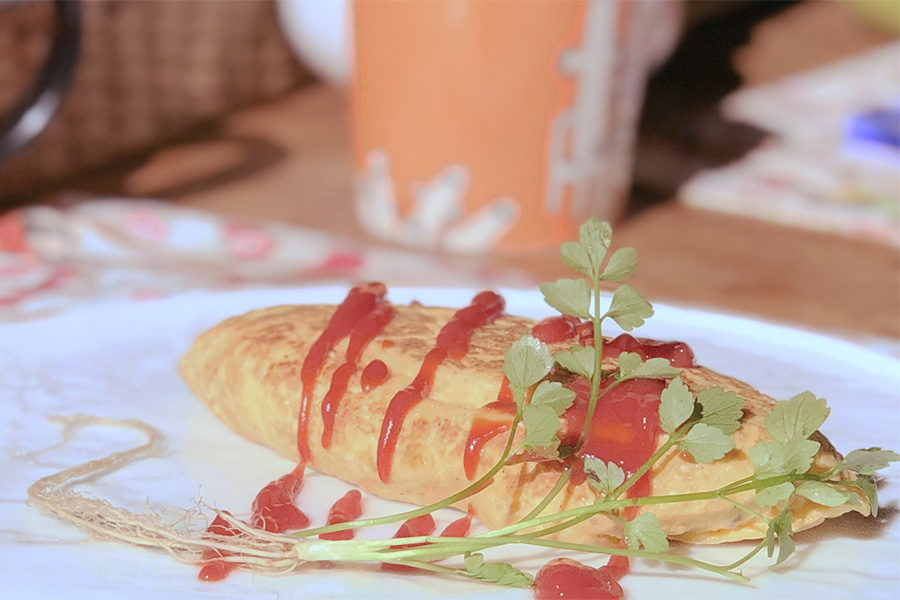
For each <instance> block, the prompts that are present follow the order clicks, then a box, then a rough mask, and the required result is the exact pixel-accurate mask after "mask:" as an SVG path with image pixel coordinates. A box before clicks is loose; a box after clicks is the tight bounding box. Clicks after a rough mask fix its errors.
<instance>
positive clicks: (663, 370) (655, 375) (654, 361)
mask: <svg viewBox="0 0 900 600" xmlns="http://www.w3.org/2000/svg"><path fill="white" fill-rule="evenodd" d="M621 360H622V355H621V354H620V355H619V361H620V363H619V364H620V365H621ZM680 372H681V371H679V370H678V369H676V368H675V367H673V366H672V363H670V362H669V361H668V360H666V359H665V358H648V359H647V360H645V361H644V362H642V363H641V364H640V365H638V367H637V368H636V369H634V371H632V372H631V377H646V378H648V379H668V378H670V377H675V376H677V375H678V374H679V373H680Z"/></svg>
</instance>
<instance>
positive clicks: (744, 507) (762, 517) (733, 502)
mask: <svg viewBox="0 0 900 600" xmlns="http://www.w3.org/2000/svg"><path fill="white" fill-rule="evenodd" d="M721 498H722V500H724V501H725V502H727V503H728V504H731V505H732V506H734V507H736V508H739V509H741V510H742V511H744V512H746V513H749V514H751V515H753V516H754V517H756V518H757V519H759V520H761V521H764V522H765V523H769V522H770V521H771V519H769V518H768V517H766V516H765V515H763V514H762V513H759V512H757V511H755V510H753V509H752V508H750V507H749V506H747V505H745V504H741V503H740V502H738V501H737V500H735V499H734V498H729V497H728V496H722V497H721Z"/></svg>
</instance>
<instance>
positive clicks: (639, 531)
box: [625, 512, 669, 552]
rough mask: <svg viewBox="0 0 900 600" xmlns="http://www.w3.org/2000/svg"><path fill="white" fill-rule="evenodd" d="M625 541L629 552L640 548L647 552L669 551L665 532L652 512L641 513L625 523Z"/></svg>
mask: <svg viewBox="0 0 900 600" xmlns="http://www.w3.org/2000/svg"><path fill="white" fill-rule="evenodd" d="M625 541H626V542H628V548H629V549H630V550H638V549H639V548H640V546H643V547H644V550H646V551H647V552H665V551H666V550H668V549H669V540H668V538H666V532H665V531H663V528H662V525H661V524H660V522H659V519H658V518H657V516H656V515H655V514H653V513H652V512H646V513H641V514H639V515H638V516H636V517H635V518H633V519H632V520H630V521H628V522H627V523H625Z"/></svg>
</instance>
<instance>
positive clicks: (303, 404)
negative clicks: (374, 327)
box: [297, 283, 387, 462]
mask: <svg viewBox="0 0 900 600" xmlns="http://www.w3.org/2000/svg"><path fill="white" fill-rule="evenodd" d="M386 293H387V288H385V287H384V284H381V283H367V284H365V285H359V286H356V287H354V288H353V289H351V290H350V292H349V293H348V294H347V297H346V298H345V299H344V301H343V302H341V304H340V305H339V306H338V307H337V309H336V310H335V311H334V314H333V315H331V319H330V320H329V321H328V325H327V326H326V327H325V330H324V331H323V332H322V333H321V334H320V335H319V337H318V338H316V341H315V342H313V343H312V346H310V348H309V352H308V353H307V354H306V358H305V359H304V361H303V366H302V368H301V370H300V382H301V384H302V386H303V395H302V396H301V400H300V414H299V416H298V418H297V450H298V452H299V453H300V460H301V461H303V462H305V461H307V460H308V459H309V440H308V439H307V437H308V434H307V430H308V422H309V405H310V401H311V399H312V393H313V387H315V383H316V379H317V378H318V377H319V373H321V371H322V366H323V365H324V364H325V359H326V358H327V357H328V353H329V352H331V350H332V349H333V348H334V346H335V345H336V344H337V343H338V342H339V341H340V340H341V339H343V338H345V337H347V336H348V335H350V332H351V331H352V330H353V328H354V326H355V325H356V324H357V323H358V322H359V321H360V320H361V319H362V318H363V317H365V316H366V315H367V314H369V312H371V311H372V310H373V309H374V308H375V307H376V306H377V305H378V303H379V302H381V300H382V299H383V298H384V295H385V294H386Z"/></svg>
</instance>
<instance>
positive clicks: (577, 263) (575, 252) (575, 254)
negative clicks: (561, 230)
mask: <svg viewBox="0 0 900 600" xmlns="http://www.w3.org/2000/svg"><path fill="white" fill-rule="evenodd" d="M560 254H561V255H562V261H563V262H564V263H565V264H566V265H567V266H569V267H571V268H573V269H575V270H576V271H578V272H579V273H581V274H583V275H587V276H588V277H593V276H594V273H593V271H592V266H591V257H590V255H589V254H588V251H587V250H585V249H584V246H582V245H581V244H580V243H579V242H566V243H565V244H563V245H562V248H561V249H560Z"/></svg>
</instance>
